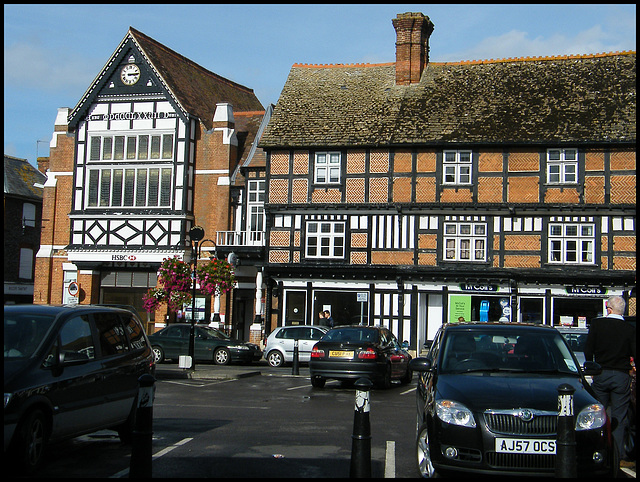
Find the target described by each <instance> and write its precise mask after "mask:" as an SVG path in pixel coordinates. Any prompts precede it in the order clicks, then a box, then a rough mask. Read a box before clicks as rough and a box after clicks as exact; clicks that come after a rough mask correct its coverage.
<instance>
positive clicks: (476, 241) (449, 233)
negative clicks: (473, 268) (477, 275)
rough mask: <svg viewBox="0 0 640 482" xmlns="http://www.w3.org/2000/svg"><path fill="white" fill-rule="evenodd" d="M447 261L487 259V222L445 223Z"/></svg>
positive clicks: (445, 256) (445, 253)
mask: <svg viewBox="0 0 640 482" xmlns="http://www.w3.org/2000/svg"><path fill="white" fill-rule="evenodd" d="M444 232H445V235H444V260H445V261H486V259H487V225H486V223H468V222H461V223H445V225H444Z"/></svg>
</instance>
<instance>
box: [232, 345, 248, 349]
mask: <svg viewBox="0 0 640 482" xmlns="http://www.w3.org/2000/svg"><path fill="white" fill-rule="evenodd" d="M229 348H234V349H236V350H249V347H248V346H245V345H232V346H230V347H229Z"/></svg>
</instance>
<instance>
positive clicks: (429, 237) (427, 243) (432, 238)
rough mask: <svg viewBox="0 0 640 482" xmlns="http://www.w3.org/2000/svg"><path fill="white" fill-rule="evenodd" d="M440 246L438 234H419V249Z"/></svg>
mask: <svg viewBox="0 0 640 482" xmlns="http://www.w3.org/2000/svg"><path fill="white" fill-rule="evenodd" d="M437 246H438V236H437V235H436V234H421V235H420V236H418V248H419V249H436V247H437Z"/></svg>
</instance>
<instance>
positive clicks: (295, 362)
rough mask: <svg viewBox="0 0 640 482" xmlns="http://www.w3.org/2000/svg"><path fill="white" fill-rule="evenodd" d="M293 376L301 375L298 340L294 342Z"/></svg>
mask: <svg viewBox="0 0 640 482" xmlns="http://www.w3.org/2000/svg"><path fill="white" fill-rule="evenodd" d="M291 374H292V375H300V365H299V352H298V339H297V338H296V339H295V340H293V369H292V371H291Z"/></svg>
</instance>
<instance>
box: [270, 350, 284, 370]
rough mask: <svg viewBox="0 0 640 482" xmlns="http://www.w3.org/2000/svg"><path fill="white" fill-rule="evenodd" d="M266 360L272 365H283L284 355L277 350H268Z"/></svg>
mask: <svg viewBox="0 0 640 482" xmlns="http://www.w3.org/2000/svg"><path fill="white" fill-rule="evenodd" d="M267 361H268V362H269V365H271V366H272V367H281V366H282V365H284V357H283V356H282V353H280V352H279V351H277V350H272V351H270V352H269V354H268V355H267Z"/></svg>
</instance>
